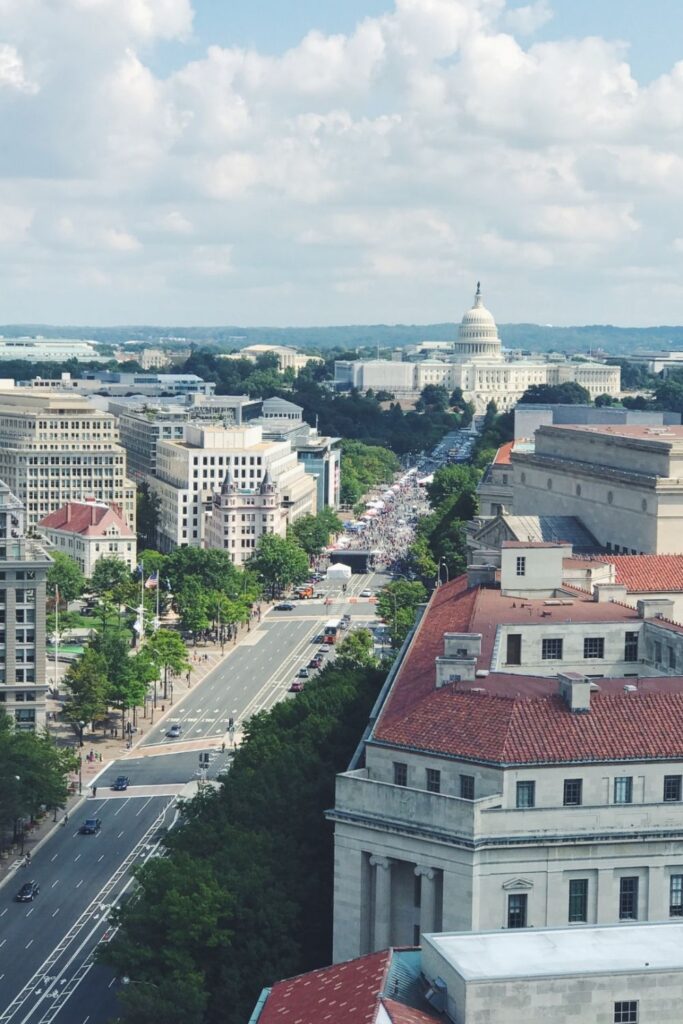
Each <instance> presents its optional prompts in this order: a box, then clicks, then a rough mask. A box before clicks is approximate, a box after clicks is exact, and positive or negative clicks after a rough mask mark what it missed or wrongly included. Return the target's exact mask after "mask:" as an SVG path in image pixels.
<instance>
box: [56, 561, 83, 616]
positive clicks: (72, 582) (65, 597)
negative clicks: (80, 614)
mask: <svg viewBox="0 0 683 1024" xmlns="http://www.w3.org/2000/svg"><path fill="white" fill-rule="evenodd" d="M50 557H51V558H52V565H51V566H50V568H49V569H48V571H47V592H48V594H49V595H50V596H51V597H54V596H55V594H56V593H57V591H59V603H60V607H61V606H64V607H66V605H67V604H68V603H69V602H70V601H75V600H76V599H77V598H79V597H80V596H81V594H82V593H83V589H84V587H85V578H84V576H83V573H82V572H81V568H80V566H79V565H78V563H77V562H75V561H74V560H73V558H71V556H70V555H67V554H66V553H65V552H63V551H51V552H50Z"/></svg>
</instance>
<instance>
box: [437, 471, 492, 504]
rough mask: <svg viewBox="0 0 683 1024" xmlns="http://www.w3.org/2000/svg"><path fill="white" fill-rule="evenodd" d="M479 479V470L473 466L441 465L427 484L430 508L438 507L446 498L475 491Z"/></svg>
mask: <svg viewBox="0 0 683 1024" xmlns="http://www.w3.org/2000/svg"><path fill="white" fill-rule="evenodd" d="M480 480H481V472H480V471H479V470H478V469H475V468H474V467H473V466H461V465H459V466H455V465H450V466H443V467H442V468H441V469H437V471H436V472H435V473H434V477H433V479H432V482H431V483H429V484H427V497H428V498H429V502H430V504H431V506H432V508H438V507H439V505H441V504H442V503H443V502H444V501H446V499H447V498H452V497H453V496H459V495H461V494H463V493H465V492H466V493H469V494H474V493H476V490H477V484H478V483H479V481H480Z"/></svg>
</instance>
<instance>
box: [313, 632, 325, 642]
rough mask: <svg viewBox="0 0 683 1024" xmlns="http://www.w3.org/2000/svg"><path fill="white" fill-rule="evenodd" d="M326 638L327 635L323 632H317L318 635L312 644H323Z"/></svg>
mask: <svg viewBox="0 0 683 1024" xmlns="http://www.w3.org/2000/svg"><path fill="white" fill-rule="evenodd" d="M324 639H325V637H324V636H323V634H322V633H317V634H316V636H314V637H313V639H312V640H311V643H312V644H321V643H322V642H323V640H324Z"/></svg>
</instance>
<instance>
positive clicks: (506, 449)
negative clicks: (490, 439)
mask: <svg viewBox="0 0 683 1024" xmlns="http://www.w3.org/2000/svg"><path fill="white" fill-rule="evenodd" d="M514 446H515V442H514V441H508V442H507V444H502V445H501V446H500V448H499V449H498V451H497V452H496V457H495V459H494V460H493V465H494V466H511V465H512V459H511V457H510V456H511V455H512V449H513V448H514Z"/></svg>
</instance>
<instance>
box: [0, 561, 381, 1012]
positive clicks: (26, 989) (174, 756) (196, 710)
mask: <svg viewBox="0 0 683 1024" xmlns="http://www.w3.org/2000/svg"><path fill="white" fill-rule="evenodd" d="M385 581H386V580H385V577H381V576H380V575H379V574H373V575H371V576H354V577H352V578H351V580H350V582H349V584H348V586H347V592H346V593H342V591H341V589H340V588H338V587H337V588H334V589H331V590H330V591H329V592H328V595H327V596H328V600H329V603H325V602H324V601H322V600H309V601H303V602H299V603H297V605H296V607H295V609H294V610H293V611H291V612H275V611H273V612H271V613H270V614H269V615H268V616H266V617H265V618H264V620H263V621H262V622H261V623H260V624H259V625H257V626H255V627H252V632H251V633H250V634H249V636H248V637H247V638H246V639H245V640H243V641H242V643H241V644H240V645H239V646H237V647H236V648H234V649H233V651H232V652H231V653H230V654H229V656H228V657H227V658H226V659H225V660H224V661H223V663H222V664H220V665H218V666H217V667H216V668H215V669H214V670H213V672H211V673H210V674H209V675H208V676H207V677H206V679H204V680H203V681H202V682H201V683H198V684H196V685H195V686H193V687H192V689H190V690H188V689H187V688H186V686H185V683H184V682H182V683H180V684H177V689H176V692H175V693H174V700H175V703H174V708H173V711H172V712H171V713H170V714H168V715H167V716H166V717H165V718H164V720H163V721H162V722H160V723H159V722H158V723H157V724H156V725H155V726H154V727H153V728H152V729H151V730H150V731H149V733H148V734H147V735H146V736H145V738H144V743H143V744H141V745H140V746H138V747H137V748H136V750H135V751H132V752H131V754H130V755H126V756H125V757H123V758H122V759H120V760H119V761H117V762H116V763H115V764H112V765H109V766H107V768H106V769H105V770H104V771H103V772H101V774H100V776H99V777H98V778H97V786H98V795H97V798H96V799H93V798H89V799H88V800H87V801H86V803H85V804H84V805H83V809H82V810H81V812H80V813H78V814H77V815H73V816H72V819H71V820H70V821H69V822H68V824H67V826H66V827H59V828H57V830H56V831H55V833H54V834H53V835H52V837H51V838H50V839H49V840H48V841H47V842H46V843H45V844H44V845H43V846H42V848H41V849H39V850H38V851H37V852H36V853H35V854H34V857H33V861H32V863H31V865H30V867H28V868H20V869H19V870H18V871H17V872H16V874H15V876H14V877H13V878H10V879H9V880H8V882H7V883H6V884H4V885H3V886H1V887H0V1024H51V1022H56V1024H105V1022H107V1021H109V1020H111V1019H113V1018H115V1016H116V993H117V991H118V990H119V988H120V986H121V981H120V980H117V979H115V978H114V976H113V974H112V972H111V971H110V970H108V969H107V968H104V967H100V966H96V965H95V964H94V963H93V962H92V956H93V953H94V951H95V949H96V947H97V945H98V944H99V943H100V942H102V941H106V938H107V936H108V935H110V934H111V933H110V932H109V931H108V921H107V915H108V911H109V910H110V909H111V907H112V906H114V905H115V903H116V902H117V901H118V899H119V898H120V897H121V896H122V895H123V894H124V893H125V892H126V891H130V886H131V885H132V880H131V876H130V869H131V867H132V866H134V865H135V864H137V863H140V862H142V861H144V860H145V859H146V858H147V857H149V856H154V855H156V853H157V850H158V844H159V840H160V837H161V836H162V834H163V830H164V829H165V828H166V827H170V826H172V824H173V823H174V821H175V819H176V817H177V808H176V806H175V800H176V796H177V795H178V794H179V793H180V791H181V789H182V788H183V787H184V786H185V785H186V784H187V783H188V782H196V781H197V780H198V779H199V778H202V777H206V778H215V777H216V776H217V775H219V774H220V773H221V772H222V771H224V770H225V769H226V768H227V767H228V766H229V757H230V754H229V742H228V743H227V747H228V749H226V750H222V749H221V748H222V743H223V740H225V739H227V740H229V736H227V737H226V728H227V723H228V720H229V718H230V717H231V716H232V717H233V718H234V720H235V723H236V725H237V727H238V728H239V726H240V724H241V723H242V722H244V720H245V719H246V718H248V717H249V715H251V714H254V713H255V712H256V711H259V710H262V709H264V708H269V707H271V706H272V705H273V704H274V703H275V702H276V701H278V700H282V699H291V700H296V695H295V694H289V693H288V688H289V685H290V683H291V682H292V680H293V679H294V677H295V675H296V672H297V671H298V669H299V668H300V667H301V666H303V665H306V664H307V662H308V661H309V659H310V657H311V656H312V653H313V651H314V650H315V649H316V647H315V646H314V645H313V643H312V639H313V638H314V637H315V635H316V634H317V633H319V632H320V628H321V625H322V624H323V623H324V622H325V621H326V620H327V619H332V618H338V617H341V615H342V614H343V613H344V612H348V613H350V614H351V616H352V622H353V624H354V625H362V624H366V623H368V622H371V621H372V619H373V617H374V604H372V603H370V602H369V601H368V600H365V599H360V597H359V596H358V595H359V594H360V592H361V590H364V589H366V588H370V589H371V590H372V591H373V592H374V591H375V590H377V589H378V588H379V587H380V586H382V585H383V583H384V582H385ZM171 722H179V723H180V724H181V725H182V727H183V731H182V735H181V737H180V739H178V740H170V739H168V738H167V737H166V732H167V730H168V727H169V725H170V723H171ZM205 752H208V757H209V763H208V765H207V766H206V769H205V772H204V771H202V769H200V764H199V755H200V754H203V753H205ZM121 774H123V775H127V776H128V777H129V780H130V787H129V789H128V790H127V791H126V792H124V793H115V792H113V791H112V790H111V789H110V788H109V787H110V786H111V784H112V782H113V781H114V779H115V778H116V776H117V775H121ZM90 816H95V817H99V818H101V819H102V828H101V831H100V832H99V833H98V834H97V835H95V836H81V835H79V834H78V831H77V829H78V826H79V825H80V824H81V823H82V821H83V820H85V818H86V817H90ZM30 879H35V880H36V881H37V882H38V883H39V884H40V894H39V895H38V897H37V899H36V900H35V902H34V903H29V904H20V903H16V902H14V896H15V893H16V892H17V890H18V889H19V887H20V886H21V884H22V883H23V882H24V881H28V880H30ZM161 983H163V982H161Z"/></svg>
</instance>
